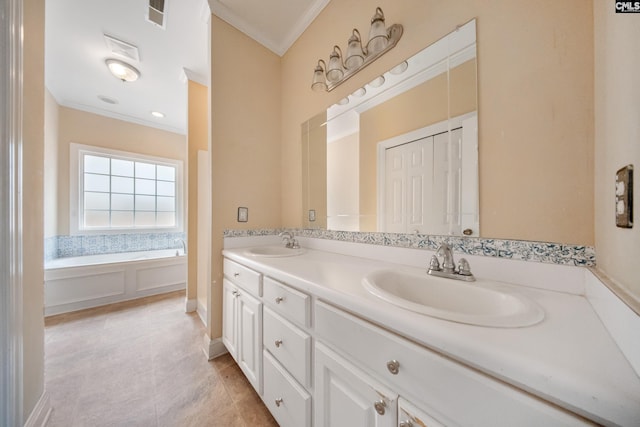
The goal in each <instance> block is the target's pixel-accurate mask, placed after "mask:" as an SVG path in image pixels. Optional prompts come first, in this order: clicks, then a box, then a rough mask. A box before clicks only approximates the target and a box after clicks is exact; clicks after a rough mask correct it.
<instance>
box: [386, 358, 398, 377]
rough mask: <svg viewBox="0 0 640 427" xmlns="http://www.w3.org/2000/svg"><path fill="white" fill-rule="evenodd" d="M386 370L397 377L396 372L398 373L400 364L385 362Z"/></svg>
mask: <svg viewBox="0 0 640 427" xmlns="http://www.w3.org/2000/svg"><path fill="white" fill-rule="evenodd" d="M387 369H388V370H389V372H391V373H392V374H393V375H398V372H399V371H400V362H398V361H397V360H395V359H394V360H390V361H388V362H387Z"/></svg>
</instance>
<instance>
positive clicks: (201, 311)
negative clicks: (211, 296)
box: [196, 301, 207, 327]
mask: <svg viewBox="0 0 640 427" xmlns="http://www.w3.org/2000/svg"><path fill="white" fill-rule="evenodd" d="M196 312H197V313H198V316H199V317H200V320H201V321H202V324H203V325H204V326H205V327H206V326H207V307H205V306H204V305H202V304H200V301H198V308H197V309H196Z"/></svg>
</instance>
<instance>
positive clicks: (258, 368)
mask: <svg viewBox="0 0 640 427" xmlns="http://www.w3.org/2000/svg"><path fill="white" fill-rule="evenodd" d="M239 292H240V295H239V297H238V298H237V302H238V306H237V310H238V312H237V315H238V317H237V321H238V358H237V362H238V365H240V368H241V369H242V371H243V372H244V374H245V375H246V376H247V379H248V380H249V382H250V383H251V385H253V388H255V389H256V391H257V392H258V394H262V303H260V301H258V300H257V299H255V298H254V297H252V296H251V295H249V294H248V293H246V292H244V291H241V290H240V291H239Z"/></svg>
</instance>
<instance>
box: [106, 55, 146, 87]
mask: <svg viewBox="0 0 640 427" xmlns="http://www.w3.org/2000/svg"><path fill="white" fill-rule="evenodd" d="M104 62H105V63H106V64H107V67H109V71H110V72H111V74H113V75H114V77H117V78H118V79H120V80H122V81H123V82H135V81H136V80H138V78H140V71H138V70H137V69H136V68H135V67H133V66H132V65H129V64H127V63H126V62H123V61H120V60H119V59H113V58H109V59H107V60H105V61H104Z"/></svg>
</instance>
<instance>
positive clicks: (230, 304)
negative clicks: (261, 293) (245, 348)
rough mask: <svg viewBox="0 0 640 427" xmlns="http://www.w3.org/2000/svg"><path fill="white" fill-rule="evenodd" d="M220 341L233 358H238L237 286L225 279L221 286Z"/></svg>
mask: <svg viewBox="0 0 640 427" xmlns="http://www.w3.org/2000/svg"><path fill="white" fill-rule="evenodd" d="M222 289H223V290H222V342H223V343H224V345H225V346H226V347H227V350H229V354H231V356H233V358H234V359H236V361H237V359H238V338H237V335H238V325H237V322H236V319H237V318H238V315H237V302H236V299H237V296H238V295H239V294H238V288H237V287H236V286H235V285H234V284H233V283H231V282H229V281H228V280H227V279H224V281H223V288H222Z"/></svg>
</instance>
